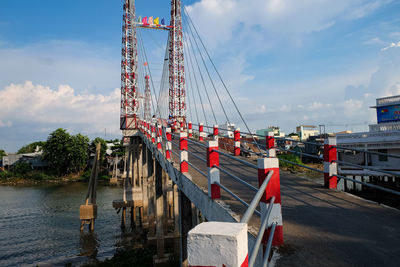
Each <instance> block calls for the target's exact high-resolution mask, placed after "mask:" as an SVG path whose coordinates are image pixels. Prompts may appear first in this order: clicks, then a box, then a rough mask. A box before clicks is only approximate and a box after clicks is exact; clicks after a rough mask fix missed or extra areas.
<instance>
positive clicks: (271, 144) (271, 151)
mask: <svg viewBox="0 0 400 267" xmlns="http://www.w3.org/2000/svg"><path fill="white" fill-rule="evenodd" d="M265 146H266V150H267V157H269V158H275V157H276V148H275V138H274V132H268V134H267V136H266V137H265Z"/></svg>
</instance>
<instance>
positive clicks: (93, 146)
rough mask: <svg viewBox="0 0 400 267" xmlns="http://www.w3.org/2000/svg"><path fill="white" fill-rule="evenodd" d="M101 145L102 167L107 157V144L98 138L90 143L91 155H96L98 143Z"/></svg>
mask: <svg viewBox="0 0 400 267" xmlns="http://www.w3.org/2000/svg"><path fill="white" fill-rule="evenodd" d="M99 142H100V143H101V148H100V165H102V164H103V163H104V159H105V157H106V151H107V142H106V141H105V140H104V139H102V138H100V137H96V138H95V139H94V140H93V141H92V143H90V153H91V154H95V153H96V145H97V143H99Z"/></svg>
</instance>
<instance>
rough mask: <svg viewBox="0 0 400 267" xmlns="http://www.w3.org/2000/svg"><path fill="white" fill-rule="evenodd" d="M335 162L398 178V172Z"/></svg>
mask: <svg viewBox="0 0 400 267" xmlns="http://www.w3.org/2000/svg"><path fill="white" fill-rule="evenodd" d="M335 162H337V163H339V164H341V165H342V166H351V167H357V168H360V169H366V170H371V171H376V172H380V173H387V174H391V175H393V176H399V177H400V173H399V172H392V171H386V170H382V169H377V168H374V167H371V166H365V165H359V164H354V163H350V162H345V161H341V160H335Z"/></svg>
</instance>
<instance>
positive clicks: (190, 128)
mask: <svg viewBox="0 0 400 267" xmlns="http://www.w3.org/2000/svg"><path fill="white" fill-rule="evenodd" d="M188 133H189V138H192V137H193V130H192V122H191V121H189V123H188Z"/></svg>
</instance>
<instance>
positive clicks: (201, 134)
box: [199, 122, 204, 141]
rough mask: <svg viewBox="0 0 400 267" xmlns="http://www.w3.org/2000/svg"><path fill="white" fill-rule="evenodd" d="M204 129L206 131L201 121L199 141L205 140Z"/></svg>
mask: <svg viewBox="0 0 400 267" xmlns="http://www.w3.org/2000/svg"><path fill="white" fill-rule="evenodd" d="M203 131H204V126H203V123H202V122H200V124H199V141H204V138H203Z"/></svg>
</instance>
